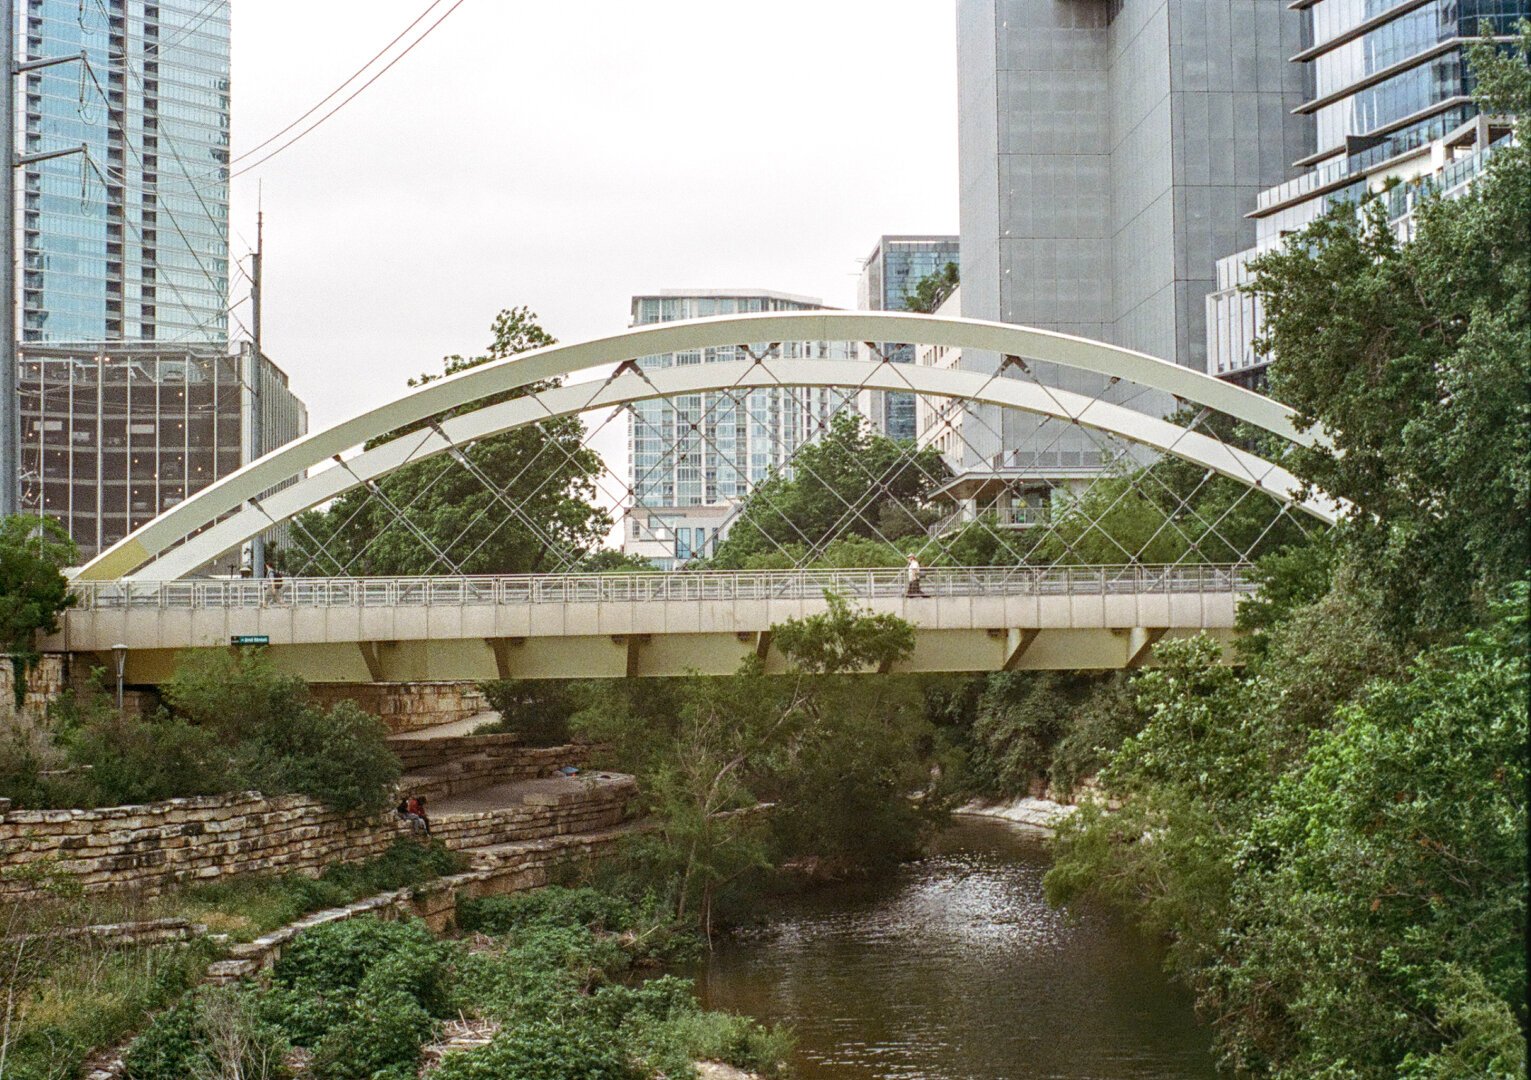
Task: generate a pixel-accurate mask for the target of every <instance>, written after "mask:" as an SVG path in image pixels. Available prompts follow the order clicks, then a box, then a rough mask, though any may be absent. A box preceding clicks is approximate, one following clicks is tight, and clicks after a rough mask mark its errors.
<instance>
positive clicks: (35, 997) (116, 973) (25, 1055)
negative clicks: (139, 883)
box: [0, 909, 215, 1080]
mask: <svg viewBox="0 0 1531 1080" xmlns="http://www.w3.org/2000/svg"><path fill="white" fill-rule="evenodd" d="M87 910H88V909H87ZM66 918H67V916H66ZM88 921H89V916H88V915H86V916H85V917H84V918H80V919H79V920H78V921H75V920H74V919H70V920H69V921H68V922H66V923H64V925H84V924H85V923H86V922H88ZM214 955H215V953H214V952H213V950H212V949H211V948H209V947H208V946H207V945H205V944H201V943H199V944H195V945H192V946H184V945H160V946H155V947H152V948H147V949H115V948H113V949H101V948H98V947H90V946H89V945H88V944H83V945H82V944H78V943H76V944H72V945H71V944H67V943H66V944H62V945H61V946H60V947H59V948H57V949H55V950H53V951H51V952H49V953H48V954H47V956H46V960H47V966H46V970H45V971H44V972H42V973H41V974H42V975H43V976H44V977H43V978H40V979H38V980H37V981H35V982H29V983H25V984H23V985H20V986H17V985H16V984H15V983H14V982H12V978H13V976H14V969H13V968H12V967H11V965H10V964H7V973H6V979H5V980H4V981H3V984H0V991H4V992H5V994H6V995H7V996H8V995H9V992H10V991H11V990H12V989H13V988H14V989H15V990H16V991H18V992H21V993H23V994H24V997H23V998H22V1000H21V1002H20V1015H19V1017H12V1018H11V1019H12V1024H13V1027H12V1028H11V1029H10V1030H9V1031H8V1032H5V1033H4V1036H5V1037H4V1038H0V1057H3V1062H0V1069H3V1075H4V1076H5V1078H6V1080H71V1078H73V1077H74V1076H76V1075H78V1073H79V1069H80V1066H81V1065H82V1064H83V1062H84V1061H85V1059H86V1057H87V1056H88V1055H89V1054H90V1053H91V1051H93V1050H96V1049H98V1048H100V1047H105V1046H113V1045H115V1044H117V1043H119V1042H121V1041H122V1040H123V1039H125V1038H126V1037H128V1036H129V1035H131V1034H132V1033H133V1032H135V1031H138V1030H140V1029H141V1028H142V1027H143V1026H144V1024H145V1023H146V1022H147V1021H148V1019H149V1017H150V1015H151V1014H152V1013H154V1012H155V1011H156V1010H159V1009H163V1008H165V1007H167V1006H169V1005H171V1004H172V1003H174V1002H175V1001H176V1000H177V999H178V998H180V997H181V995H183V994H184V993H186V991H187V990H189V989H190V988H191V987H192V986H194V985H195V984H196V982H197V980H198V979H200V978H201V976H202V972H203V969H204V968H205V967H206V966H207V963H208V961H210V960H211V959H213V957H214ZM181 1075H187V1074H181Z"/></svg>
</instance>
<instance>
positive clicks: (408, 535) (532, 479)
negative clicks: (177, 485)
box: [288, 307, 611, 575]
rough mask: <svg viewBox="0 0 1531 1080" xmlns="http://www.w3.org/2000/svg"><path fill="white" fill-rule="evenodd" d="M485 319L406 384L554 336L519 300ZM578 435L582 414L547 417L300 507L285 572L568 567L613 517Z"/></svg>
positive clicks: (595, 462)
mask: <svg viewBox="0 0 1531 1080" xmlns="http://www.w3.org/2000/svg"><path fill="white" fill-rule="evenodd" d="M492 330H493V335H494V337H493V340H492V341H491V342H490V344H489V347H488V349H487V350H486V351H485V352H484V354H483V355H481V356H476V357H471V358H464V357H462V356H449V357H447V358H446V359H445V361H444V362H443V371H442V373H441V374H440V375H435V374H429V373H426V374H422V375H420V376H419V377H418V378H415V379H411V380H410V383H409V385H410V386H423V385H425V384H427V383H430V382H434V381H435V380H437V379H440V378H445V377H447V376H450V375H456V374H458V373H459V372H462V371H466V370H469V369H470V368H474V367H478V366H479V365H481V364H487V363H490V362H492V361H496V360H503V359H505V358H506V357H510V356H514V355H516V354H518V353H521V352H524V351H527V350H529V349H537V348H542V347H544V346H547V345H552V344H555V341H554V339H553V338H552V337H551V336H550V335H549V334H548V333H547V332H546V331H545V330H543V329H542V327H541V326H540V325H539V324H538V323H537V317H536V315H535V314H533V313H532V312H531V311H530V310H529V309H527V308H525V307H519V308H511V309H507V310H505V311H502V312H500V314H499V315H498V316H497V317H496V318H495V320H494V325H493V327H492ZM555 385H557V383H556V382H555V381H544V382H537V383H532V384H529V385H527V386H523V387H519V388H518V389H516V390H512V391H508V392H506V393H503V394H498V395H491V396H490V397H488V398H485V399H483V400H482V401H479V402H475V403H474V404H473V405H470V406H463V407H462V408H459V409H455V410H449V411H447V412H445V413H442V414H440V415H438V416H434V417H432V418H431V419H430V420H427V421H422V422H420V423H418V424H413V425H410V426H408V427H405V428H401V429H399V430H398V431H394V432H390V433H389V434H388V435H387V436H384V437H383V438H382V439H380V440H374V443H376V442H382V441H387V440H389V439H393V438H397V437H398V436H400V435H405V434H408V433H409V432H410V431H415V430H419V429H421V428H424V427H427V426H429V424H431V423H440V422H441V421H443V420H446V419H448V418H450V417H452V416H455V415H459V414H461V413H464V412H468V411H471V410H475V409H480V408H483V407H486V406H489V405H494V404H498V403H500V402H504V401H509V400H512V399H514V398H518V397H524V396H526V395H529V394H534V393H540V392H541V391H544V390H547V389H549V388H550V387H552V386H555ZM584 439H585V428H584V423H583V421H581V420H580V418H579V417H577V416H566V417H561V418H547V419H544V420H541V421H538V422H537V423H535V424H531V425H526V426H523V427H519V428H516V429H514V430H512V431H507V432H504V433H503V434H500V435H494V436H490V437H489V438H486V439H481V440H479V441H478V442H476V443H473V444H472V445H470V446H465V447H459V448H458V449H459V451H460V452H461V454H462V457H463V458H464V459H465V460H466V462H467V463H468V464H467V466H465V465H463V464H462V463H460V462H459V461H457V460H456V459H455V458H453V457H451V456H449V455H448V456H442V457H441V458H439V459H437V460H432V461H424V462H419V463H417V464H413V465H406V466H404V467H403V468H401V469H398V470H395V471H394V472H393V473H390V474H389V475H388V476H386V477H384V478H383V479H381V480H379V481H378V483H377V487H378V492H377V493H374V492H372V491H370V490H368V489H366V488H355V489H353V490H351V491H349V492H347V493H346V494H344V495H342V496H340V497H339V498H338V499H336V500H335V501H334V502H333V503H332V504H331V505H330V506H329V508H328V509H327V510H316V511H310V512H308V513H306V514H303V515H301V516H300V517H299V518H298V522H297V525H296V526H295V528H294V529H293V535H292V546H293V548H294V551H293V553H292V555H291V557H290V558H289V559H288V562H289V564H290V566H291V567H292V568H294V569H293V570H292V572H308V573H321V574H337V573H343V574H372V575H398V574H423V573H441V572H453V571H460V572H462V573H468V574H512V573H537V572H542V571H551V570H556V569H560V568H563V567H569V568H572V567H573V566H574V565H577V564H578V563H579V561H580V560H581V558H582V557H584V556H585V555H586V554H587V553H589V552H592V551H595V550H597V549H599V548H600V547H601V545H602V543H603V541H604V539H605V537H606V534H607V533H608V532H609V531H610V529H611V518H610V515H609V514H607V512H606V511H605V510H603V509H601V508H600V507H598V506H597V505H595V503H594V502H593V501H592V500H593V499H594V497H595V481H596V479H597V478H598V477H599V476H600V475H601V473H602V471H603V469H604V466H603V465H602V462H601V458H600V455H599V454H597V453H596V452H595V451H594V450H592V449H590V448H589V447H588V446H586V445H585V442H584ZM475 474H476V475H475ZM379 495H380V496H381V497H379ZM390 504H391V506H390ZM395 509H397V510H398V511H399V514H396V513H395V512H394V510H395ZM400 515H402V516H403V518H405V519H406V520H407V524H406V523H405V521H401V520H400ZM297 568H301V569H297Z"/></svg>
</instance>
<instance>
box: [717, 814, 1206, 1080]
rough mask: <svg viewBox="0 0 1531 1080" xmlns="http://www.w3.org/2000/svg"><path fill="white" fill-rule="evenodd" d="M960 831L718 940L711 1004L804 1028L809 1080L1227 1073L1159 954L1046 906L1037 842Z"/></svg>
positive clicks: (988, 831)
mask: <svg viewBox="0 0 1531 1080" xmlns="http://www.w3.org/2000/svg"><path fill="white" fill-rule="evenodd" d="M957 820H958V823H957V824H955V825H953V826H952V827H951V828H950V829H949V830H947V831H946V832H945V833H943V834H942V836H941V837H940V838H939V839H938V841H937V843H936V845H935V849H934V851H933V853H932V854H931V855H930V856H929V857H928V858H926V859H924V860H922V861H920V862H918V863H914V864H911V865H909V866H907V867H905V868H903V870H902V871H901V872H900V873H899V874H898V875H897V877H896V878H894V879H893V880H891V881H886V882H881V883H878V884H876V885H866V884H858V885H845V886H835V887H833V888H829V889H825V890H822V891H815V892H814V893H812V894H811V895H808V896H805V897H799V898H794V899H792V900H790V901H787V902H785V903H784V904H783V905H782V907H781V908H780V910H779V911H777V912H775V913H774V915H775V917H774V918H773V919H772V921H771V922H770V924H769V925H768V926H767V927H765V928H764V929H759V930H752V931H749V932H746V933H743V934H740V935H736V936H734V937H731V938H729V939H728V940H726V941H723V942H720V943H719V946H718V949H717V951H716V952H715V953H714V954H713V956H712V958H711V959H710V960H709V961H708V962H707V964H706V966H705V968H704V969H703V970H702V971H701V972H700V973H699V975H698V980H697V985H698V990H699V991H700V993H701V995H702V997H703V999H704V1001H705V1003H706V1004H707V1006H708V1007H709V1008H714V1009H728V1010H731V1011H734V1012H741V1013H745V1014H748V1015H750V1016H754V1017H756V1018H758V1019H760V1020H763V1021H765V1022H767V1023H773V1024H774V1023H787V1024H790V1025H791V1026H792V1028H793V1029H794V1030H795V1031H796V1033H797V1039H798V1049H797V1061H796V1064H797V1070H798V1075H799V1076H800V1077H802V1078H804V1080H819V1078H824V1080H865V1078H871V1077H913V1078H920V1080H1020V1078H1033V1077H1036V1078H1044V1077H1046V1078H1060V1080H1061V1078H1067V1080H1085V1078H1090V1080H1096V1078H1099V1080H1146V1078H1150V1077H1152V1078H1167V1077H1176V1078H1180V1077H1192V1078H1198V1077H1207V1078H1211V1077H1215V1076H1216V1072H1215V1070H1214V1068H1213V1065H1212V1058H1211V1054H1210V1052H1209V1049H1208V1046H1209V1037H1208V1034H1207V1032H1206V1031H1205V1029H1203V1028H1201V1027H1199V1026H1198V1025H1197V1023H1196V1021H1195V1019H1194V1017H1193V1016H1192V1013H1191V1002H1190V999H1189V997H1188V995H1187V994H1185V993H1184V992H1183V991H1181V990H1180V989H1178V988H1176V987H1174V986H1172V985H1171V984H1170V983H1169V982H1168V980H1167V979H1166V978H1165V976H1164V974H1163V973H1162V971H1161V970H1160V956H1159V953H1158V950H1157V949H1156V948H1155V947H1153V946H1152V945H1151V944H1150V943H1148V942H1145V941H1144V940H1143V939H1142V938H1141V937H1139V936H1138V935H1137V934H1135V933H1133V932H1132V931H1131V930H1130V929H1129V928H1127V927H1124V926H1122V925H1120V924H1119V923H1116V922H1115V921H1113V920H1112V919H1110V918H1107V917H1105V916H1104V915H1101V914H1097V913H1091V912H1084V913H1082V914H1079V915H1078V916H1077V917H1073V918H1070V917H1069V916H1068V915H1066V914H1064V913H1062V912H1058V911H1055V910H1053V909H1052V908H1050V907H1048V906H1047V903H1046V901H1045V900H1044V899H1043V897H1042V875H1043V874H1044V873H1045V872H1046V870H1047V866H1048V855H1047V850H1046V848H1045V846H1044V845H1043V843H1042V842H1041V841H1040V840H1039V839H1037V838H1036V837H1035V836H1032V835H1030V834H1028V833H1026V832H1024V831H1022V830H1020V829H1017V828H1016V827H1014V826H1012V825H1009V824H1007V823H1005V822H1000V821H988V820H983V819H974V818H959V819H957Z"/></svg>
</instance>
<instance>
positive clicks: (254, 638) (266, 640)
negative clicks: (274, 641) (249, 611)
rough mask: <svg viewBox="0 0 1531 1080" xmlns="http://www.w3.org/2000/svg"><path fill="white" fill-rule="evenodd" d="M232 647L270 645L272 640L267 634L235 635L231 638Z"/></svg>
mask: <svg viewBox="0 0 1531 1080" xmlns="http://www.w3.org/2000/svg"><path fill="white" fill-rule="evenodd" d="M229 644H230V645H270V644H271V638H270V637H268V636H267V635H265V634H235V635H234V636H233V637H231V638H229Z"/></svg>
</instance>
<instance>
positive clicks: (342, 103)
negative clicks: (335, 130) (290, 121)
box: [229, 0, 465, 180]
mask: <svg viewBox="0 0 1531 1080" xmlns="http://www.w3.org/2000/svg"><path fill="white" fill-rule="evenodd" d="M464 2H465V0H454V2H453V4H452V6H451V7H449V8H447V9H446V11H445V12H443V13H442V14H441V16H440V17H439V18H438V19H437V20H436V21H435V22H433V23H431V25H430V26H428V27H426V28H425V31H424V32H423V33H422V34H421V35H420V36H419V37H417V38H415V40H414V41H412V42H410V43H409V45H408V46H406V47H405V49H404V50H403V51H402V52H400V53H399V54H398V55H397V56H395V57H394V58H393V59H392V60H390V61H388V63H387V64H385V65H383V67H382V68H380V69H379V70H378V71H376V72H375V73H374V74H373V75H372V77H371V78H370V79H368V80H367V81H366V82H364V83H362V84H361V85H360V86H358V87H357V88H356V89H355V90H353V91H352V92H351V93H350V94H348V95H347V96H346V97H344V98H342V99H341V100H340V102H339V103H338V104H337V105H336V106H335V107H334V108H333V109H330V110H329V111H328V112H326V113H325V114H324V115H323V116H321V117H319V119H317V120H315V121H314V122H313V123H312V124H310V125H309V126H308V127H306V128H304V129H303V130H302V131H299V132H298V133H297V134H296V135H294V136H293V137H292V138H290V139H288V140H287V141H286V142H284V143H282V144H281V145H280V146H278V147H277V148H276V149H275V150H272V151H271V152H270V153H268V154H266V155H265V156H263V157H261V158H258V159H257V160H255V161H253V162H251V163H250V164H248V165H246V166H245V167H244V168H242V169H238V170H235V171H234V172H233V173H231V174H230V176H229V179H231V180H232V179H234V178H235V177H238V176H243V175H244V174H245V173H247V172H249V171H250V170H252V169H256V168H259V167H260V166H261V165H264V164H265V163H266V162H268V161H270V160H271V159H272V158H274V157H276V156H277V155H278V154H280V153H281V152H282V151H284V150H286V149H288V148H289V147H291V146H293V145H295V144H296V143H297V142H298V141H299V140H301V139H302V138H303V137H304V136H306V135H308V134H310V133H312V132H314V131H316V130H317V129H318V128H319V126H320V125H321V124H323V123H324V122H325V121H326V120H328V119H329V118H330V117H332V116H334V115H335V114H336V113H338V112H339V111H340V110H341V109H343V108H345V107H346V106H347V105H349V104H350V103H351V102H352V101H355V100H356V98H357V97H358V96H359V95H360V94H361V93H362V92H364V91H365V90H366V89H367V88H368V87H369V86H371V85H372V84H373V83H375V82H377V81H378V79H380V78H382V77H383V76H384V75H386V74H387V73H388V72H389V71H390V70H391V69H392V68H393V66H394V65H395V64H397V63H398V62H399V61H400V60H402V59H404V58H405V57H406V56H408V55H409V54H410V53H411V52H413V51H414V50H415V48H416V47H417V46H418V45H419V44H420V43H421V42H422V41H424V40H425V39H426V38H428V37H430V36H431V34H432V33H433V32H434V31H435V30H436V28H437V27H439V26H440V25H441V24H442V23H444V22H446V21H447V19H448V18H450V17H451V15H452V13H453V12H454V11H456V10H457V9H458V8H460V7H462V5H463V3H464ZM434 6H435V5H434V4H433V5H432V7H434ZM427 11H429V9H427ZM422 17H423V16H422Z"/></svg>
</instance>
